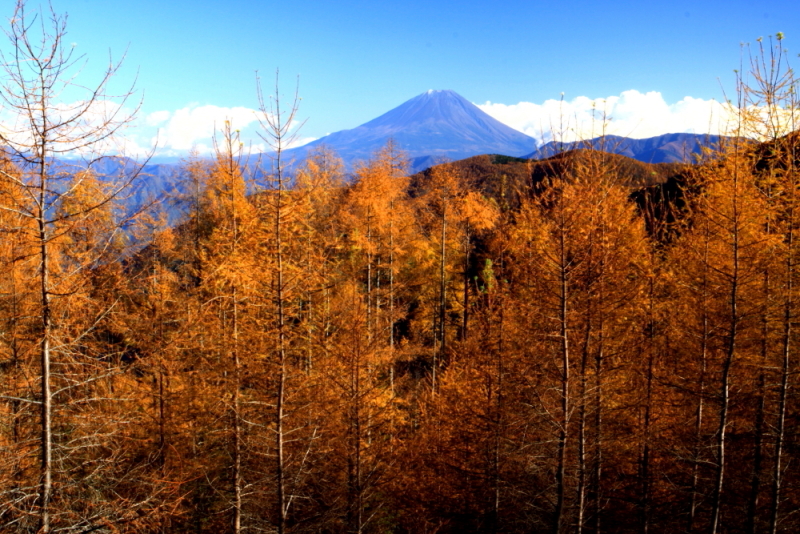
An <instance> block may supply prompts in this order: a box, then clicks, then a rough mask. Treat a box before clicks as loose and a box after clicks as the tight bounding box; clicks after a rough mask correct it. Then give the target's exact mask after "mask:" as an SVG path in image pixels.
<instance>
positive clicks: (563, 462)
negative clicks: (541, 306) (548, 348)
mask: <svg viewBox="0 0 800 534" xmlns="http://www.w3.org/2000/svg"><path fill="white" fill-rule="evenodd" d="M562 209H563V208H562ZM561 224H562V228H561V235H560V244H559V248H560V251H559V256H560V257H559V264H560V269H559V276H560V280H559V283H560V287H559V323H560V325H559V328H560V332H559V339H560V342H561V347H560V348H561V351H560V352H561V420H560V421H559V427H560V428H559V432H558V460H557V461H558V464H557V466H556V510H555V521H554V522H553V533H554V534H560V532H561V531H562V529H563V528H564V527H565V525H566V513H565V511H564V508H565V503H564V496H565V493H566V469H567V441H568V439H569V428H568V425H569V411H570V403H569V387H570V352H569V330H568V325H567V320H568V311H569V310H568V302H567V301H568V294H569V283H568V273H567V270H568V266H567V262H568V260H567V250H566V236H565V235H564V233H565V232H566V229H565V228H564V227H563V225H564V224H565V222H564V221H563V214H562V221H561Z"/></svg>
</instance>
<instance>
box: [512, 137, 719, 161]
mask: <svg viewBox="0 0 800 534" xmlns="http://www.w3.org/2000/svg"><path fill="white" fill-rule="evenodd" d="M725 139H726V138H725V137H723V136H719V135H709V134H691V133H670V134H664V135H658V136H655V137H648V138H646V139H631V138H630V137H621V136H618V135H605V136H600V137H595V138H594V139H589V140H586V141H573V142H570V143H559V142H556V141H551V142H549V143H547V144H545V145H542V146H541V147H540V148H539V149H538V150H536V151H534V152H532V153H530V154H528V155H527V156H525V157H526V158H527V159H545V158H549V157H551V156H554V155H556V154H559V153H561V152H568V151H570V150H574V149H578V148H591V149H593V150H600V151H603V152H608V153H610V154H619V155H621V156H627V157H629V158H631V159H635V160H638V161H641V162H643V163H693V162H694V161H695V157H696V156H699V155H700V153H701V152H702V149H703V148H712V149H713V148H715V147H718V146H719V144H720V143H721V142H723V141H724V140H725Z"/></svg>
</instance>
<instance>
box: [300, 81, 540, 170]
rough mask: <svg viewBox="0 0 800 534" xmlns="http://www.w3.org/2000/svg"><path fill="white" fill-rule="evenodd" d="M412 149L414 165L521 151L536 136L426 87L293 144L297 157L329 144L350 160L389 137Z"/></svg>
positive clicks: (369, 152)
mask: <svg viewBox="0 0 800 534" xmlns="http://www.w3.org/2000/svg"><path fill="white" fill-rule="evenodd" d="M390 138H391V139H394V141H395V143H396V144H397V145H398V147H399V148H400V149H402V150H404V151H406V152H407V153H408V156H409V158H410V159H411V160H412V167H413V168H414V169H413V170H419V169H420V168H424V167H428V166H430V165H431V164H433V163H436V162H437V161H438V160H459V159H463V158H467V157H470V156H475V155H478V154H502V155H505V156H521V155H523V154H529V153H530V152H531V149H533V148H535V147H536V141H535V140H534V139H533V138H532V137H529V136H527V135H525V134H523V133H521V132H518V131H517V130H514V129H513V128H511V127H509V126H506V125H505V124H503V123H501V122H500V121H498V120H496V119H494V118H492V117H491V116H489V115H487V114H486V113H484V112H483V111H481V109H480V108H478V107H477V106H476V105H474V104H473V103H471V102H470V101H469V100H467V99H466V98H464V97H462V96H461V95H459V94H457V93H455V92H454V91H449V90H443V91H434V90H431V91H427V92H425V93H422V94H421V95H418V96H415V97H414V98H412V99H411V100H409V101H407V102H405V103H403V104H401V105H400V106H398V107H396V108H394V109H393V110H391V111H389V112H387V113H384V114H383V115H381V116H380V117H378V118H376V119H373V120H371V121H369V122H367V123H365V124H362V125H361V126H358V127H357V128H353V129H352V130H343V131H341V132H335V133H332V134H330V135H327V136H325V137H323V138H321V139H317V140H316V141H313V142H311V143H309V144H307V145H305V146H303V147H299V148H297V149H294V150H293V152H295V153H294V154H293V156H294V157H296V158H297V159H298V160H299V159H302V158H303V156H304V155H305V154H306V153H308V151H309V150H311V149H313V148H314V147H316V146H319V145H325V146H328V147H330V148H332V149H333V150H335V151H336V152H337V153H338V154H339V156H341V157H342V159H343V160H344V161H345V163H346V164H347V165H350V164H352V163H353V162H355V161H357V160H365V159H368V158H369V157H370V156H372V154H374V153H375V151H377V150H379V149H380V148H381V147H383V146H384V145H385V144H386V142H387V141H388V140H389V139H390Z"/></svg>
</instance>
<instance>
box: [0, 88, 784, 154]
mask: <svg viewBox="0 0 800 534" xmlns="http://www.w3.org/2000/svg"><path fill="white" fill-rule="evenodd" d="M109 105H111V107H112V108H113V104H112V103H105V102H98V103H97V105H96V106H94V107H93V108H92V112H91V113H90V116H89V118H88V119H89V122H90V123H93V122H97V123H98V124H99V123H100V121H102V120H103V117H107V116H108V113H109V111H108V109H109ZM476 105H477V106H478V107H479V108H480V109H481V110H483V111H484V112H486V113H487V114H489V115H490V116H492V117H494V118H495V119H497V120H499V121H500V122H502V123H504V124H507V125H508V126H510V127H511V128H514V129H516V130H518V131H520V132H523V133H525V134H527V135H530V136H531V137H533V138H534V139H536V140H537V142H539V143H540V144H544V143H546V142H549V141H552V140H554V139H557V140H563V141H565V142H569V141H575V140H580V139H590V138H593V137H598V136H600V135H603V134H609V135H611V134H613V135H621V136H625V137H632V138H639V139H641V138H647V137H654V136H657V135H662V134H667V133H697V134H722V135H725V134H727V133H729V132H731V131H732V126H733V124H734V121H733V120H731V119H732V118H735V116H736V113H734V111H735V109H734V108H731V107H730V106H729V105H727V104H724V103H721V102H718V101H716V100H704V99H700V98H694V97H691V96H686V97H684V98H683V99H681V100H679V101H678V102H675V103H668V102H666V101H665V100H664V98H663V96H662V95H661V93H660V92H658V91H649V92H647V93H641V92H639V91H637V90H633V89H632V90H628V91H623V92H621V93H620V94H619V95H615V96H609V97H605V98H589V97H585V96H579V97H576V98H573V99H571V100H567V99H562V100H556V99H550V100H546V101H545V102H543V103H541V104H537V103H532V102H519V103H517V104H502V103H496V102H490V101H487V102H486V103H484V104H476ZM67 107H68V106H67ZM258 117H259V111H258V110H255V109H251V108H247V107H243V106H236V107H224V106H215V105H210V104H206V105H199V104H190V105H187V106H184V107H183V108H180V109H177V110H159V111H154V112H151V113H148V114H146V115H139V117H138V118H137V119H136V120H134V121H133V122H131V123H128V124H126V125H125V126H124V127H123V128H122V130H121V131H120V132H118V135H117V136H115V138H114V139H113V140H107V141H105V142H104V143H103V144H102V146H101V147H99V151H100V152H103V153H116V154H125V155H128V156H133V157H142V156H147V155H150V154H153V155H155V156H157V157H164V156H166V157H170V156H171V157H184V156H186V155H187V154H188V153H189V152H190V151H194V152H195V153H197V154H198V155H201V156H207V155H211V154H213V153H214V136H215V135H219V134H218V132H220V131H221V129H222V127H223V126H224V124H225V121H230V122H231V128H232V129H233V130H238V131H239V135H240V140H241V142H242V143H243V147H242V148H243V149H244V150H245V151H247V152H251V153H258V152H265V151H267V146H266V143H264V141H263V140H262V139H261V138H260V137H259V135H258V131H259V128H260V124H259V121H258ZM24 122H25V121H24V120H22V123H21V122H20V117H14V116H12V115H11V114H10V113H9V112H8V111H7V110H6V111H4V112H2V113H0V132H2V133H3V135H6V136H7V138H8V137H12V136H14V135H23V136H24V133H23V132H22V130H24ZM791 123H792V124H797V121H794V120H793V121H791ZM14 131H16V132H17V133H16V134H14V133H13V132H14ZM313 140H315V138H313V137H298V138H297V139H295V140H294V141H293V142H292V144H291V145H290V146H289V147H287V148H290V147H296V146H301V145H303V144H306V143H309V142H311V141H313Z"/></svg>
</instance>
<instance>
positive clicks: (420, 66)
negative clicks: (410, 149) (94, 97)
mask: <svg viewBox="0 0 800 534" xmlns="http://www.w3.org/2000/svg"><path fill="white" fill-rule="evenodd" d="M52 3H53V8H54V10H55V11H56V12H59V13H64V12H66V13H68V15H69V19H68V32H69V33H68V36H67V40H68V41H69V42H71V43H75V45H76V50H77V51H79V52H81V53H85V54H86V56H87V58H88V60H89V63H88V66H87V67H86V68H85V69H84V71H83V72H81V74H80V79H81V80H82V81H83V80H85V81H86V82H87V83H89V82H91V80H92V79H94V78H96V76H97V72H99V70H100V69H102V68H103V67H104V66H105V65H106V62H107V58H108V52H109V50H110V51H111V53H112V55H113V56H114V57H119V56H120V55H121V54H123V53H124V52H125V51H126V50H127V56H126V59H125V64H124V67H123V69H122V70H121V71H120V73H119V75H118V83H119V84H120V85H119V86H120V87H121V86H123V85H124V84H125V83H127V82H130V81H132V80H133V79H134V78H136V79H137V81H136V87H137V89H138V91H140V92H141V93H140V94H141V95H143V97H144V101H143V106H142V109H141V110H140V112H139V119H140V122H139V129H138V130H135V131H132V132H131V133H130V135H134V136H135V135H138V136H139V137H138V139H139V144H140V145H146V144H147V142H148V139H149V138H150V137H152V135H153V132H154V131H155V129H156V128H159V127H160V128H162V133H161V135H160V138H161V140H162V143H165V142H167V143H168V141H166V139H168V138H169V134H168V128H169V127H170V125H172V126H174V128H172V136H173V140H174V139H177V138H178V137H179V136H180V135H181V132H183V134H184V135H185V136H188V137H186V139H184V140H186V141H187V142H188V140H191V142H192V143H198V144H200V145H201V146H207V145H208V142H207V139H206V141H203V139H202V137H196V138H194V139H189V138H190V137H191V135H190V134H189V133H187V132H188V130H187V129H189V130H191V129H193V130H196V131H198V132H199V130H202V128H199V127H198V126H197V124H199V122H202V121H209V120H211V118H212V117H216V119H214V120H218V117H219V116H221V115H220V114H224V113H229V114H230V115H231V117H232V118H234V122H236V121H237V119H236V117H245V116H247V114H248V113H250V112H249V110H250V109H253V108H255V107H257V99H256V92H255V76H256V74H255V73H256V71H258V72H259V73H260V74H261V76H262V78H263V80H264V84H265V86H267V88H271V87H272V83H273V80H274V74H275V69H276V68H279V69H280V73H281V88H282V89H283V91H284V92H286V93H287V94H289V93H291V92H292V91H293V89H294V84H295V81H296V79H297V77H298V76H299V85H300V95H301V97H302V102H301V108H300V116H301V118H303V119H306V122H305V125H304V126H303V130H302V132H301V135H302V136H303V137H306V138H317V137H321V136H323V135H325V134H327V133H330V132H333V131H337V130H341V129H345V128H353V127H355V126H357V125H359V124H362V123H364V122H366V121H368V120H370V119H372V118H375V117H376V116H378V115H380V114H382V113H384V112H386V111H388V110H389V109H391V108H393V107H395V106H397V105H399V104H401V103H402V102H404V101H405V100H408V99H409V98H411V97H413V96H415V95H417V94H419V93H422V92H424V91H425V90H427V89H452V90H455V91H456V92H458V93H460V94H461V95H462V96H464V97H465V98H467V99H468V100H470V101H472V102H474V103H476V104H481V105H483V106H484V109H485V110H487V111H490V112H492V113H493V114H494V115H495V116H497V117H498V118H501V120H505V121H506V122H508V123H510V124H511V125H512V126H515V127H518V128H520V129H525V124H527V125H528V128H529V129H530V128H532V126H531V124H532V123H531V121H530V120H528V122H525V120H523V118H522V117H521V115H523V114H524V113H525V112H526V111H525V110H527V112H529V113H534V114H535V111H534V112H531V109H532V108H531V106H534V107H535V106H540V108H539V110H540V111H541V106H542V105H544V104H545V102H546V101H548V100H558V99H559V98H560V96H561V93H564V99H565V101H566V102H568V103H575V105H576V106H578V107H580V102H581V100H580V99H581V98H584V99H585V100H587V101H590V100H591V99H609V98H612V99H613V98H617V99H622V100H623V101H626V100H625V99H626V98H628V100H627V101H629V102H631V103H634V102H638V104H637V105H640V106H644V107H645V108H647V107H650V106H652V105H654V103H655V105H661V106H662V107H663V106H664V105H665V106H667V108H669V109H673V110H674V106H676V105H677V104H679V103H681V102H684V99H685V97H687V96H688V97H692V99H694V100H693V102H694V104H695V106H694V108H692V106H689V108H692V109H695V108H697V106H696V104H697V102H706V101H710V100H711V99H717V100H721V99H722V98H723V89H725V90H727V91H733V85H734V83H733V82H734V77H733V69H735V68H737V67H738V64H739V60H740V43H744V42H755V39H756V38H758V37H759V36H764V37H766V36H769V35H773V34H775V33H776V32H778V31H781V32H784V34H785V35H786V38H785V40H784V41H783V42H784V44H785V46H786V48H788V49H789V50H790V51H792V56H793V57H794V58H795V59H797V52H798V51H800V2H796V1H784V0H781V1H762V2H758V3H756V2H752V1H740V0H734V1H730V0H728V1H725V2H722V1H714V2H703V1H691V2H689V1H683V0H677V1H672V2H661V3H658V4H655V3H649V2H635V3H634V2H630V3H628V2H625V3H615V2H607V3H599V2H576V1H562V2H553V1H546V2H543V1H510V2H504V3H503V2H499V3H489V2H479V1H471V0H469V1H461V2H437V1H432V0H428V1H418V0H411V1H405V2H375V1H347V0H340V1H337V2H332V1H327V2H322V1H302V0H294V1H288V0H283V1H280V2H267V1H263V0H256V1H248V2H245V1H238V0H229V1H227V2H219V1H214V2H211V1H201V0H194V1H191V2H190V1H183V0H159V1H155V0H139V1H137V2H131V1H130V0H126V1H122V0H106V1H104V2H97V1H96V0H53V2H52ZM28 5H29V9H30V8H34V7H37V6H38V2H34V1H31V0H29V2H28ZM6 10H7V13H5V14H3V18H4V19H5V20H7V19H8V17H10V15H11V9H10V6H8V7H7V8H6ZM4 46H6V45H4ZM93 77H94V78H93ZM267 90H269V89H267ZM626 95H627V96H626ZM648 95H649V96H648ZM576 99H577V100H576ZM659 99H660V102H662V103H663V105H662V104H659ZM489 102H490V103H491V104H492V105H489V104H488V103H489ZM520 103H528V105H527V107H526V106H525V105H521V104H520ZM584 104H585V102H584ZM631 106H633V104H631ZM631 106H629V108H631ZM684 107H685V106H684ZM237 108H238V109H237ZM570 109H572V108H570ZM631 109H632V108H631ZM629 112H630V113H634V114H635V113H637V112H636V111H631V110H630V109H629ZM181 113H183V115H181ZM682 113H683V115H688V114H691V113H692V112H691V111H687V110H686V109H684V111H683V112H682ZM695 114H696V113H695ZM181 117H183V119H182V120H184V122H183V123H179V120H181V119H180V118H181ZM192 117H193V118H192ZM658 117H659V116H658V115H657V116H655V117H650V118H647V117H645V118H643V119H632V120H634V122H636V120H638V121H639V122H638V123H637V124H643V121H647V120H659V119H658ZM529 119H530V117H529ZM192 120H194V122H192ZM247 120H248V119H246V118H243V119H241V121H240V122H241V123H242V124H241V126H242V127H243V128H244V129H245V130H246V131H247V132H248V135H252V130H253V127H254V124H252V123H251V124H245V123H247ZM515 120H516V121H517V124H514V122H515ZM159 121H160V122H159ZM170 121H172V122H170ZM187 121H188V122H187ZM662 122H664V121H663V120H662ZM667 122H669V121H667ZM192 125H194V126H192ZM670 125H671V126H672V127H674V128H678V127H680V120H677V121H676V122H675V123H674V124H670ZM695 129H696V127H695ZM639 130H641V131H640V132H638V135H637V132H633V133H632V135H633V136H640V137H641V136H644V135H645V134H646V133H648V132H650V131H651V130H648V128H645V127H642V128H639ZM201 133H202V132H200V133H198V134H197V135H198V136H200V134H201ZM204 143H205V145H204ZM185 144H186V143H179V142H173V143H172V145H173V148H175V147H181V146H184V145H185ZM167 148H169V147H165V150H166V149H167ZM175 150H178V151H179V149H178V148H176V149H175Z"/></svg>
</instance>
